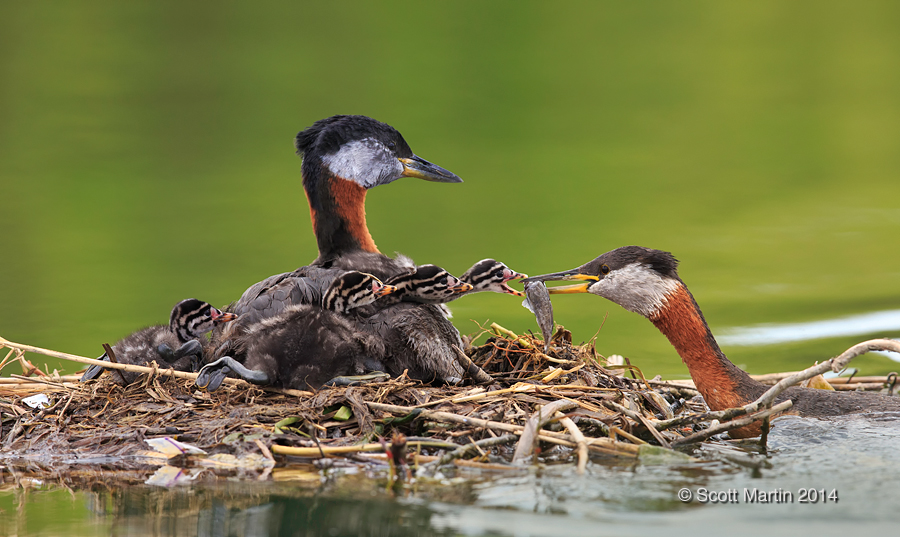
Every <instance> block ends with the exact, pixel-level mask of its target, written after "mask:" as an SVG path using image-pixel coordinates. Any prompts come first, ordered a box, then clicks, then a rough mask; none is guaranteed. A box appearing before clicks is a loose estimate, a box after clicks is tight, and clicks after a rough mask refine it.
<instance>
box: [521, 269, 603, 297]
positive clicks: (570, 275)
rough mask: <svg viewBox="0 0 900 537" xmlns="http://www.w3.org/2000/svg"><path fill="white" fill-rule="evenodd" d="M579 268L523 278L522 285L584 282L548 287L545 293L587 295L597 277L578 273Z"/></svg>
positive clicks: (597, 279)
mask: <svg viewBox="0 0 900 537" xmlns="http://www.w3.org/2000/svg"><path fill="white" fill-rule="evenodd" d="M580 270H581V267H579V268H576V269H571V270H564V271H562V272H554V273H552V274H542V275H540V276H532V277H530V278H525V279H524V280H522V283H528V282H550V281H567V282H571V281H584V282H585V283H579V284H576V285H563V286H560V287H548V288H547V292H548V293H550V294H551V295H567V294H574V293H587V292H588V287H590V286H591V284H592V283H594V282H596V281H600V278H599V277H598V276H594V275H592V274H584V273H582V272H579V271H580Z"/></svg>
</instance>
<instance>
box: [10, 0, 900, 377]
mask: <svg viewBox="0 0 900 537" xmlns="http://www.w3.org/2000/svg"><path fill="white" fill-rule="evenodd" d="M898 28H900V4H898V3H896V2H865V3H852V4H851V3H844V2H821V1H815V2H813V1H806V2H776V1H765V2H753V3H719V2H700V3H698V2H693V3H677V4H675V3H662V2H658V3H612V2H603V3H601V2H584V3H578V2H566V3H538V2H534V3H528V2H493V3H484V2H474V1H460V2H452V3H451V2H442V3H419V2H398V3H390V4H381V3H374V2H372V3H364V2H327V3H325V2H321V3H312V2H305V3H300V2H278V3H243V2H215V3H212V2H197V3H184V2H136V3H125V4H123V3H121V2H112V1H95V2H90V3H83V2H56V3H52V4H44V3H31V2H4V3H2V4H0V199H2V207H3V216H2V219H0V297H2V307H0V336H3V337H5V338H7V339H10V340H12V341H16V342H20V343H28V344H31V345H36V346H41V347H45V348H52V349H55V350H60V351H65V352H70V353H75V354H80V355H86V356H97V355H99V354H101V352H102V349H101V348H100V344H101V343H103V342H110V343H112V342H114V341H115V340H117V339H119V338H121V337H122V336H124V335H126V334H128V333H129V332H131V331H133V330H135V329H137V328H140V327H142V326H146V325H149V324H153V323H157V322H164V321H166V320H167V318H168V313H169V310H170V309H171V307H172V305H173V304H174V303H175V302H177V301H178V300H180V299H182V298H186V297H189V296H195V297H198V298H201V299H205V300H208V301H211V302H213V303H215V304H219V305H223V304H226V303H228V302H229V301H231V300H234V299H236V298H237V297H239V296H240V294H241V293H242V292H243V290H244V289H245V288H246V287H247V286H249V285H250V284H252V283H254V282H256V281H258V280H260V279H262V278H264V277H266V276H268V275H270V274H273V273H276V272H282V271H286V270H292V269H294V268H296V267H297V266H300V265H303V264H306V263H308V262H309V261H311V260H312V259H313V258H314V257H315V255H316V247H315V240H314V237H313V235H312V232H311V229H310V224H309V214H308V210H307V205H306V200H305V197H304V196H303V193H302V188H301V185H300V160H299V158H297V157H296V156H295V155H294V152H293V145H292V141H293V137H294V135H295V134H296V133H297V131H299V130H301V129H302V128H304V127H306V126H308V125H310V124H311V123H312V122H313V121H315V120H317V119H320V118H323V117H327V116H330V115H332V114H338V113H341V114H365V115H370V116H372V117H375V118H377V119H379V120H382V121H385V122H387V123H390V124H391V125H394V126H395V127H396V128H397V129H398V130H400V132H402V133H403V135H404V136H405V138H406V139H407V141H408V142H409V144H410V145H411V147H412V148H413V150H414V151H415V152H416V153H417V154H418V155H420V156H422V157H424V158H426V159H428V160H431V161H432V162H435V163H436V164H439V165H441V166H443V167H446V168H448V169H450V170H452V171H453V172H455V173H457V174H459V175H460V176H461V177H462V178H463V179H464V180H465V183H463V184H461V185H444V184H433V183H427V182H424V181H417V180H412V179H406V180H402V181H398V182H396V183H393V184H391V185H389V186H385V187H381V188H377V189H374V190H372V191H371V192H370V193H369V196H368V200H367V202H368V218H369V227H370V230H371V232H372V234H373V236H374V237H375V240H376V242H377V244H378V246H379V247H380V248H381V250H382V251H383V252H386V253H392V252H395V251H400V252H403V253H405V254H408V255H410V256H412V257H413V258H414V259H415V260H417V261H418V262H420V263H426V262H428V263H435V264H439V265H442V266H444V267H445V268H447V269H449V270H450V271H452V272H455V273H461V272H462V271H464V270H465V269H466V268H467V267H468V266H469V265H471V264H472V263H473V262H474V261H477V260H479V259H481V258H484V257H495V258H497V259H500V260H502V261H504V262H506V263H507V264H508V265H509V266H511V267H512V268H514V269H516V270H519V271H523V272H527V273H530V274H537V273H541V272H550V271H557V270H562V269H567V268H571V267H573V266H576V265H578V264H581V263H583V262H585V261H587V260H589V259H592V258H593V257H595V256H596V255H598V254H600V253H602V252H605V251H607V250H610V249H612V248H615V247H618V246H622V245H627V244H640V245H643V246H649V247H655V248H660V249H665V250H669V251H672V252H674V253H675V255H676V256H677V257H678V258H679V259H680V260H681V261H682V265H681V275H682V277H683V279H684V280H685V281H686V282H687V284H688V285H689V286H690V288H691V290H692V291H693V293H694V295H695V297H696V298H697V301H698V302H699V303H700V305H701V307H702V308H703V310H704V313H705V315H706V318H707V319H708V321H709V322H710V324H711V326H712V328H713V331H714V332H715V333H722V332H724V331H726V330H727V329H728V328H730V327H737V326H747V325H754V324H757V323H762V322H768V323H796V322H806V321H816V320H823V319H831V318H835V317H841V316H844V315H852V314H859V313H866V312H872V311H881V310H891V309H898V308H900V264H898V263H900V251H898V250H897V247H896V246H897V236H898V232H900V149H898V145H900V144H898V142H900V31H898ZM554 305H555V309H556V319H557V321H558V322H560V323H562V324H563V325H565V326H566V327H567V328H569V329H571V330H572V331H573V332H574V334H575V338H576V339H577V340H587V339H590V338H591V337H592V336H593V335H594V334H595V333H596V332H597V330H598V328H599V327H600V325H601V323H602V321H603V318H604V316H605V315H606V313H607V312H608V313H609V316H608V318H607V319H606V321H605V324H604V326H603V328H602V330H601V331H600V333H599V335H598V339H597V348H598V351H599V352H601V353H602V354H605V355H607V354H612V353H619V354H623V355H626V356H628V357H629V358H630V359H631V360H632V361H633V362H634V363H636V364H637V365H639V366H641V367H642V368H643V370H644V371H645V373H647V374H648V375H655V374H663V375H665V376H668V377H673V376H679V377H685V376H686V374H687V371H686V369H685V368H684V367H683V366H682V365H681V363H680V360H679V358H678V357H677V355H676V354H675V352H674V351H673V350H672V349H671V347H669V345H668V343H667V341H666V340H665V338H664V337H663V336H662V335H660V334H659V333H658V332H657V331H656V329H655V328H654V327H653V326H652V325H651V324H650V323H648V322H647V321H646V320H644V319H642V318H641V317H639V316H637V315H635V314H631V313H628V312H626V311H624V310H622V309H621V308H619V307H618V306H615V305H613V304H611V303H609V302H606V301H604V300H602V299H600V298H596V297H592V296H586V295H576V296H562V297H558V298H554ZM453 310H454V313H455V319H454V320H455V322H456V324H457V326H458V327H459V329H460V331H461V332H463V333H472V332H476V331H477V330H478V327H477V326H476V325H475V324H474V323H472V322H471V321H470V319H474V320H477V321H479V322H484V321H486V320H488V319H490V320H492V321H496V322H499V323H500V324H502V325H504V326H506V327H508V328H510V329H512V330H515V331H518V332H521V331H525V330H529V329H531V330H535V331H537V327H536V325H535V322H534V319H533V317H532V316H531V314H530V313H529V312H528V311H526V310H525V309H523V308H521V307H520V300H518V299H515V298H513V297H509V296H500V295H490V296H488V295H477V296H472V297H467V298H465V299H463V300H460V301H458V302H456V303H454V308H453ZM872 335H879V336H880V335H895V336H896V335H900V327H895V329H894V331H893V332H887V333H876V334H872ZM865 337H866V336H862V335H861V336H851V337H839V338H826V339H818V340H812V341H804V342H798V343H792V344H785V345H769V346H760V347H734V346H727V345H725V346H724V349H725V351H726V353H728V354H729V356H730V357H731V358H732V360H733V361H735V362H736V363H738V364H739V365H741V366H742V367H744V368H745V369H748V370H749V371H751V372H753V373H762V372H771V371H781V370H788V369H797V368H802V367H805V366H808V365H810V364H811V363H812V361H813V360H821V359H825V358H828V357H830V356H831V355H834V354H836V353H838V352H840V351H842V350H843V349H844V348H846V347H847V346H849V345H850V344H852V343H854V342H856V341H860V340H862V339H865ZM4 354H5V353H4ZM30 357H31V358H32V359H34V360H35V361H36V362H43V359H41V357H39V356H35V355H30ZM855 364H856V365H857V367H861V368H863V371H864V373H867V374H876V373H886V372H888V371H891V370H895V369H898V367H900V366H898V364H896V362H892V361H890V360H889V359H888V358H887V357H884V356H877V355H870V356H869V357H867V358H863V359H861V360H858V361H857V362H855ZM49 366H50V367H51V368H56V367H61V368H62V370H63V371H65V372H73V371H75V370H76V369H78V367H76V366H75V365H74V364H71V363H60V362H57V361H52V360H51V361H50V362H49ZM10 372H19V371H18V367H17V366H16V367H9V368H7V369H6V370H5V371H4V372H3V374H9V373H10Z"/></svg>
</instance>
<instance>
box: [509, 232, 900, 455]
mask: <svg viewBox="0 0 900 537" xmlns="http://www.w3.org/2000/svg"><path fill="white" fill-rule="evenodd" d="M677 267H678V261H676V259H675V258H674V257H673V256H672V254H670V253H669V252H663V251H660V250H652V249H650V248H643V247H640V246H624V247H622V248H618V249H616V250H612V251H611V252H607V253H605V254H603V255H601V256H600V257H597V258H596V259H594V260H593V261H590V262H588V263H586V264H584V265H582V266H580V267H578V268H575V269H571V270H567V271H563V272H557V273H554V274H544V275H541V276H533V277H531V278H527V279H526V280H525V282H529V281H552V280H581V281H584V282H585V283H582V284H578V285H569V286H564V287H555V288H550V289H549V292H550V294H564V293H591V294H594V295H598V296H601V297H603V298H606V299H608V300H611V301H613V302H615V303H616V304H619V305H620V306H622V307H623V308H625V309H626V310H628V311H632V312H635V313H639V314H641V315H643V316H644V317H646V318H647V319H649V320H650V322H652V323H653V324H654V325H655V326H656V327H657V328H658V329H659V331H660V332H662V333H663V334H664V335H665V336H666V337H667V338H668V339H669V342H670V343H671V344H672V346H673V347H675V350H676V351H678V354H679V355H680V356H681V359H682V361H684V363H685V365H687V367H688V371H690V374H691V378H692V379H694V384H695V385H696V387H697V390H698V391H699V392H700V393H701V394H702V395H703V398H704V399H705V400H706V404H707V405H709V407H710V408H711V409H713V410H722V409H726V408H732V407H737V406H742V405H745V404H747V403H751V402H753V401H755V400H756V399H758V398H759V397H760V396H761V395H762V394H763V393H765V391H766V390H767V389H768V388H769V386H766V385H763V384H761V383H759V382H757V381H755V380H753V379H752V378H750V375H748V374H747V373H745V372H744V371H742V370H741V369H739V368H738V367H737V366H735V365H734V364H733V363H731V362H730V361H729V360H728V358H726V357H725V354H724V353H723V352H722V350H721V349H720V348H719V345H718V343H717V342H716V339H715V338H714V337H713V335H712V332H711V331H710V329H709V325H708V324H707V323H706V319H704V318H703V313H702V312H701V311H700V307H699V306H698V305H697V302H696V301H695V300H694V297H693V295H691V292H690V291H688V288H687V286H686V285H685V284H684V282H683V281H682V280H681V278H680V277H679V276H678V271H677ZM786 399H790V400H791V401H792V402H793V406H792V407H791V409H790V410H789V411H788V413H789V414H798V415H800V416H807V417H827V416H839V415H843V414H852V413H859V412H871V411H881V410H892V411H896V410H900V398H897V397H887V396H883V395H880V394H869V393H862V392H834V391H827V390H817V389H814V388H801V387H796V386H795V387H791V388H788V389H787V390H785V391H784V392H783V393H782V394H781V395H780V396H778V398H777V399H776V401H779V402H780V401H784V400H786ZM730 434H731V436H732V437H735V438H747V437H752V436H757V435H759V434H760V426H759V425H758V424H754V425H749V426H747V427H742V428H740V429H735V430H733V431H731V433H730Z"/></svg>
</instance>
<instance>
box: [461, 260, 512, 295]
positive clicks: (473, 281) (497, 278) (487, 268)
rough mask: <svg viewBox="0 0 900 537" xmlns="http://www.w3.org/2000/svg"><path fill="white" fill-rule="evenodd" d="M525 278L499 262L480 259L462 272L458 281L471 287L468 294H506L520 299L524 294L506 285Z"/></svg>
mask: <svg viewBox="0 0 900 537" xmlns="http://www.w3.org/2000/svg"><path fill="white" fill-rule="evenodd" d="M527 277H528V275H527V274H522V273H519V272H516V271H514V270H512V269H511V268H509V267H507V266H506V265H504V264H503V263H501V262H500V261H497V260H495V259H482V260H481V261H479V262H477V263H475V264H474V265H472V267H471V268H470V269H469V270H467V271H466V272H464V273H463V275H462V276H460V277H459V279H460V280H462V281H463V282H465V283H468V284H470V285H471V286H472V290H471V291H470V293H481V292H493V293H506V294H508V295H514V296H519V297H521V296H525V295H524V293H522V292H521V291H516V290H515V289H513V288H512V287H510V286H509V285H507V282H510V281H512V280H520V279H522V278H527ZM466 294H468V293H466Z"/></svg>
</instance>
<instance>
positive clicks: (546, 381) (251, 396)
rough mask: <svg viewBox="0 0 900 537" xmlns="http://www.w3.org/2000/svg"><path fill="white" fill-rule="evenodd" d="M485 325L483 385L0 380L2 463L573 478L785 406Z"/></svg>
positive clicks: (15, 354) (470, 351) (14, 357)
mask: <svg viewBox="0 0 900 537" xmlns="http://www.w3.org/2000/svg"><path fill="white" fill-rule="evenodd" d="M492 328H493V334H494V335H493V337H490V338H489V339H488V340H487V342H486V343H485V344H483V345H480V346H469V347H468V348H467V349H466V350H465V355H466V356H467V357H468V358H469V359H471V361H472V362H473V363H474V364H475V365H476V366H477V367H475V368H472V367H470V372H472V373H474V374H473V377H475V378H479V375H481V378H482V380H483V381H484V382H483V383H482V384H475V383H474V381H472V380H469V381H468V382H467V383H466V384H467V385H463V386H430V385H427V384H423V383H422V382H420V381H416V380H412V379H409V378H408V377H406V376H401V377H399V378H393V379H387V380H380V381H373V382H368V383H365V384H361V385H356V386H345V387H334V388H325V389H322V390H320V391H317V392H303V391H297V390H264V389H260V388H258V387H255V386H252V385H250V384H247V383H245V382H243V381H234V382H231V383H228V384H223V386H222V387H221V388H220V389H219V390H218V391H216V392H214V393H207V392H204V391H201V390H199V389H197V388H195V386H194V382H193V380H192V378H190V377H192V375H190V374H181V376H186V377H187V378H176V377H174V376H169V375H168V374H166V373H167V372H166V371H159V370H157V371H154V372H152V373H150V374H145V375H142V376H141V377H140V378H139V380H138V381H137V382H135V383H133V384H131V385H129V386H127V387H122V386H119V385H118V384H116V383H114V382H112V381H111V380H110V375H109V374H105V375H103V376H102V377H101V378H100V379H98V380H96V381H90V382H87V383H80V382H78V377H77V376H74V375H72V376H65V377H61V376H59V375H54V374H46V373H41V374H40V375H38V376H24V375H18V376H17V375H14V376H13V377H11V378H3V379H0V415H2V428H0V457H2V458H3V459H5V460H7V461H12V460H22V459H27V460H30V461H37V462H38V463H39V464H43V465H47V466H48V467H52V466H53V465H54V464H65V465H73V464H75V465H77V464H101V465H104V466H106V467H109V468H119V469H127V468H137V467H141V466H146V465H148V464H151V465H157V466H161V465H165V464H166V462H168V463H169V464H170V465H173V466H177V464H173V462H172V461H173V460H175V461H178V460H180V461H193V462H191V464H195V465H196V464H200V465H206V466H213V467H220V468H232V469H235V468H237V469H247V468H251V469H263V470H264V471H270V470H271V469H272V468H273V467H276V466H278V467H281V466H284V465H286V464H287V463H289V462H291V461H297V460H298V459H297V458H302V459H323V460H328V461H329V462H328V463H329V464H389V466H390V468H391V471H392V475H394V470H396V472H397V475H400V476H402V475H403V474H404V473H405V474H406V475H407V476H409V475H411V471H410V470H409V468H410V467H414V468H418V472H419V473H420V475H421V474H425V475H427V474H428V473H429V472H432V473H433V472H435V471H437V470H438V469H439V468H441V467H443V466H445V465H455V466H464V467H473V468H481V469H488V470H494V469H503V468H516V467H521V466H522V465H524V464H529V463H532V462H567V461H575V462H577V469H578V471H583V470H584V467H585V465H586V463H587V459H588V457H589V456H591V455H593V456H597V457H624V458H635V457H637V456H638V455H639V454H641V453H643V452H646V451H648V450H666V451H668V450H671V449H673V448H677V447H679V446H684V445H689V444H693V443H697V442H703V441H704V440H706V439H707V438H709V437H711V436H712V435H714V434H717V433H721V432H726V431H727V430H729V429H731V428H735V427H739V426H742V425H746V424H747V423H751V422H753V421H758V420H763V421H764V424H766V423H767V421H768V419H769V417H770V416H772V415H774V414H776V413H778V412H782V411H784V410H785V409H786V408H787V407H784V406H783V405H784V403H782V404H781V405H775V406H771V399H773V398H774V396H773V397H772V398H770V401H769V402H768V403H766V402H764V401H763V402H762V403H760V402H757V403H753V404H750V405H747V406H745V407H741V408H737V409H730V410H726V411H718V412H709V411H707V409H706V408H705V406H704V405H703V403H702V401H697V400H694V396H695V395H697V392H696V391H695V390H694V389H693V387H692V386H691V383H690V382H683V381H682V382H663V381H660V380H659V379H646V378H645V377H644V376H643V374H642V373H641V371H640V369H638V368H637V367H634V366H632V365H630V364H628V363H625V364H621V365H610V362H609V361H607V360H606V359H605V358H604V357H602V356H599V355H598V354H597V353H596V351H595V350H594V347H593V345H591V344H587V345H573V344H572V342H571V335H570V334H569V333H568V332H567V331H565V330H564V329H562V328H559V329H558V330H557V332H556V334H555V335H554V337H553V340H552V344H551V345H550V346H549V350H548V352H547V353H546V354H545V353H544V352H543V350H544V342H543V341H541V340H540V339H536V338H534V337H532V336H530V335H518V334H513V333H511V332H509V331H507V330H504V329H502V327H499V326H496V325H493V327H492ZM867 343H868V342H867ZM0 345H3V346H5V347H6V348H9V349H10V350H9V354H7V355H6V358H5V359H4V360H3V362H2V363H0V367H2V366H4V365H7V364H10V363H12V362H13V361H19V362H20V363H22V365H23V368H24V369H25V370H26V373H31V374H32V375H34V374H35V373H36V371H35V370H36V368H33V366H31V365H30V363H28V362H27V360H25V358H24V356H23V354H24V350H28V351H34V350H35V348H34V347H28V346H25V345H19V344H15V343H11V342H8V341H6V340H2V339H0ZM861 345H863V344H861ZM23 349H24V350H23ZM40 351H42V350H41V349H38V352H40ZM848 352H849V351H848ZM44 353H45V354H49V353H53V351H45V352H44ZM60 354H61V353H54V354H51V355H60ZM845 354H846V353H845ZM66 356H68V355H66ZM842 356H843V355H842ZM70 359H74V358H70ZM85 360H87V362H85V363H90V360H89V359H81V360H80V361H85ZM460 360H461V361H464V360H465V359H464V358H462V357H460ZM835 360H837V358H835ZM626 362H627V361H626ZM829 362H831V361H829ZM823 365H824V364H823ZM829 365H830V364H829ZM817 367H819V368H820V369H821V367H822V366H817ZM811 369H812V368H811ZM823 370H824V369H823ZM808 371H810V370H807V372H808ZM479 372H480V373H479ZM801 373H803V372H801ZM784 376H790V375H789V374H784V375H781V377H782V378H773V379H772V380H773V381H777V380H783V377H784ZM796 376H797V375H793V377H796ZM808 376H810V377H811V376H812V375H808ZM770 377H774V376H770ZM788 380H790V379H788ZM860 380H861V381H862V382H857V383H856V384H857V386H856V387H857V388H859V387H863V388H866V389H883V388H884V387H885V386H886V385H890V386H889V389H890V390H893V383H894V382H895V380H896V375H893V378H892V377H879V378H873V377H867V378H864V379H860ZM841 384H842V385H843V386H852V385H853V382H846V381H843V382H842V383H841ZM788 385H789V384H788ZM40 394H43V395H46V396H47V402H46V405H43V406H42V405H40V404H39V403H38V404H37V406H36V408H32V406H30V405H33V404H35V402H34V401H32V400H31V399H29V397H31V396H35V395H38V396H39V395H40ZM787 404H788V405H789V404H790V402H789V401H788V402H787ZM764 430H765V426H764ZM762 441H763V442H764V441H765V438H764V437H763V440H762ZM185 465H188V466H189V465H190V464H188V463H184V464H181V465H180V466H185ZM164 478H165V477H164Z"/></svg>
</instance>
